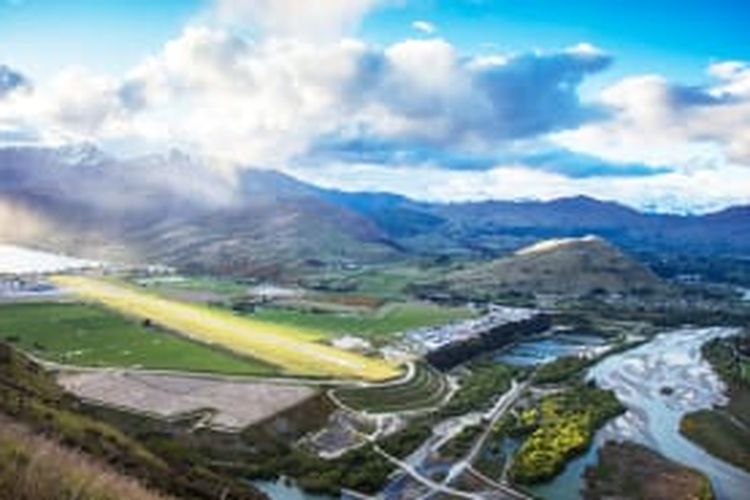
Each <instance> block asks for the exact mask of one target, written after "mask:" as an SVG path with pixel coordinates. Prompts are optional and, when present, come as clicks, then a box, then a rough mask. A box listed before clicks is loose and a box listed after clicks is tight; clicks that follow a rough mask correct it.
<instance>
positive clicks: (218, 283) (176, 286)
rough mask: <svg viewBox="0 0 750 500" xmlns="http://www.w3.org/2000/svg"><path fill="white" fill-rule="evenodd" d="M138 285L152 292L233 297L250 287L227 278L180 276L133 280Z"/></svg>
mask: <svg viewBox="0 0 750 500" xmlns="http://www.w3.org/2000/svg"><path fill="white" fill-rule="evenodd" d="M134 281H135V282H136V283H137V284H138V285H140V286H144V287H146V288H149V289H153V290H154V291H167V292H168V291H175V290H189V291H197V292H211V293H215V294H217V295H223V296H234V295H242V294H244V293H246V292H247V290H248V289H249V288H250V285H248V284H246V283H241V282H238V281H236V280H231V279H227V278H214V277H211V276H180V277H178V278H177V279H174V278H173V277H167V278H158V277H157V278H145V279H135V280H134Z"/></svg>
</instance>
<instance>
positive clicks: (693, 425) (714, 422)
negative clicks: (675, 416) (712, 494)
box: [680, 410, 750, 471]
mask: <svg viewBox="0 0 750 500" xmlns="http://www.w3.org/2000/svg"><path fill="white" fill-rule="evenodd" d="M738 423H739V425H738ZM680 432H681V433H682V434H683V435H684V436H685V437H687V438H688V439H690V440H691V441H693V442H694V443H697V444H698V445H700V446H701V447H702V448H703V449H705V450H706V451H708V452H709V453H710V454H711V455H714V456H716V457H719V458H721V459H722V460H726V461H727V462H729V463H732V464H734V465H736V466H737V467H741V468H743V469H745V470H746V471H750V449H748V445H747V443H749V442H750V432H748V431H747V429H746V428H745V427H743V426H742V425H741V422H740V421H739V420H738V419H736V418H734V419H733V418H732V416H731V414H728V413H727V412H726V411H723V410H699V411H697V412H694V413H689V414H687V415H685V416H684V417H683V418H682V421H680Z"/></svg>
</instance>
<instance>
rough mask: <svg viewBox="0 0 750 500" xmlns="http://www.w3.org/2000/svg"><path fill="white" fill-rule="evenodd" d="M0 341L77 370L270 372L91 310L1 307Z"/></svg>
mask: <svg viewBox="0 0 750 500" xmlns="http://www.w3.org/2000/svg"><path fill="white" fill-rule="evenodd" d="M0 340H4V341H10V342H11V343H12V344H14V345H16V346H17V347H19V348H20V349H23V350H25V351H28V352H30V353H32V354H34V355H35V356H38V357H40V358H43V359H47V360H49V361H54V362H58V363H64V364H71V365H78V366H94V367H96V366H117V367H133V366H138V367H143V368H149V369H170V370H185V371H197V372H215V373H222V374H237V375H255V374H257V375H265V374H272V373H275V371H276V370H275V369H274V368H273V367H272V366H270V365H267V364H265V363H262V362H260V361H256V360H253V359H250V358H244V357H240V356H236V355H233V354H231V353H229V352H225V351H222V350H219V349H214V348H212V347H209V346H206V345H203V344H199V343H197V342H193V341H191V340H188V339H186V338H184V337H180V336H177V335H172V334H169V333H166V332H164V331H161V330H158V329H155V328H151V327H148V328H147V327H145V326H143V325H142V324H141V323H140V322H136V321H131V320H129V319H126V318H124V317H122V316H120V315H118V314H116V313H113V312H110V311H109V310H106V309H104V308H101V307H97V306H93V305H84V304H64V303H27V304H9V305H2V306H0Z"/></svg>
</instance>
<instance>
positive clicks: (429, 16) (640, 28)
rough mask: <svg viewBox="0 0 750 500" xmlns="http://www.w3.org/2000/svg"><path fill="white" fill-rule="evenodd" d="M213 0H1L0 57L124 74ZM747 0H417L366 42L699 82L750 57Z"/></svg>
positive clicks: (376, 25)
mask: <svg viewBox="0 0 750 500" xmlns="http://www.w3.org/2000/svg"><path fill="white" fill-rule="evenodd" d="M209 4H210V2H206V1H205V0H159V1H153V0H106V1H101V0H0V42H1V43H0V55H2V56H3V58H4V60H5V61H6V62H9V63H16V65H25V66H27V67H29V68H30V69H28V70H27V71H30V72H34V73H36V72H40V73H45V74H46V73H49V72H51V71H54V70H56V69H59V68H60V67H62V66H64V65H66V64H80V63H81V61H82V60H85V61H86V62H87V64H88V65H90V66H91V67H96V68H101V69H102V70H108V71H121V70H124V69H126V68H127V67H128V66H129V65H133V64H136V63H137V62H138V60H139V59H141V58H142V57H144V56H145V55H147V54H149V53H152V52H155V51H157V50H158V49H159V48H160V47H161V45H163V44H164V43H165V42H166V41H168V40H169V39H171V38H173V37H175V36H176V35H177V34H178V33H179V32H180V30H181V29H182V27H183V26H184V25H185V24H186V23H188V22H190V21H191V20H194V19H198V18H200V16H201V15H202V13H203V12H205V10H206V9H207V5H209ZM749 9H750V7H748V5H747V2H746V1H743V0H714V1H707V0H681V1H679V2H675V1H674V0H645V1H644V0H633V1H615V0H609V1H607V0H604V1H602V0H577V1H575V2H571V1H564V0H450V1H445V0H442V1H440V0H412V1H408V2H402V1H393V2H390V3H386V4H383V5H381V6H379V7H377V8H375V9H374V10H373V11H372V13H371V14H370V15H368V16H367V17H366V18H365V19H364V21H363V23H362V26H361V35H362V36H363V37H364V38H365V39H367V40H370V41H372V42H375V43H380V44H389V43H393V42H395V41H398V40H401V39H403V38H405V37H408V36H414V30H413V28H412V27H411V24H412V22H413V21H415V20H426V21H429V22H431V23H433V24H435V26H436V27H437V29H438V33H439V34H440V36H442V37H445V38H447V39H450V40H451V41H452V42H453V43H454V44H455V45H456V46H457V47H458V48H460V49H461V50H462V51H465V52H467V53H482V52H489V51H492V50H496V49H500V50H503V51H511V52H523V51H527V50H530V49H535V48H538V49H552V48H556V47H564V46H568V45H574V44H575V43H578V42H579V41H581V40H586V41H587V42H589V43H592V44H594V45H596V46H599V47H602V48H604V49H606V50H609V51H613V52H616V53H617V55H618V62H617V64H616V65H615V66H614V67H613V68H612V70H611V72H609V75H607V76H608V78H609V79H612V78H615V77H616V76H617V75H621V74H626V73H629V72H634V71H641V72H649V71H660V72H663V73H664V74H667V75H669V76H671V77H676V78H681V79H683V80H689V81H695V82H700V81H702V80H703V79H704V75H703V68H704V67H705V65H706V64H707V63H708V62H710V61H712V60H721V59H745V58H747V57H748V56H749V55H750V30H749V29H747V26H748V22H750V10H749Z"/></svg>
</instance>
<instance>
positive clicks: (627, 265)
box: [432, 236, 664, 298]
mask: <svg viewBox="0 0 750 500" xmlns="http://www.w3.org/2000/svg"><path fill="white" fill-rule="evenodd" d="M432 286H433V287H436V288H442V289H443V290H446V291H447V292H448V293H450V294H452V295H454V296H459V297H467V298H479V297H486V298H492V297H498V296H504V295H508V294H530V293H537V294H538V293H544V294H558V295H571V296H581V295H587V294H591V293H599V292H601V293H625V294H630V293H643V292H646V291H659V290H663V289H664V284H663V283H662V282H661V281H660V280H659V278H657V277H656V276H655V275H654V274H653V273H652V272H651V271H649V270H648V269H647V268H646V267H644V266H643V265H641V264H639V263H638V262H636V261H635V260H633V259H631V258H630V257H628V256H626V255H625V254H623V253H622V252H621V251H620V250H619V249H617V248H616V247H615V246H613V245H611V244H610V243H608V242H607V241H605V240H603V239H601V238H599V237H596V236H586V237H583V238H567V239H554V240H545V241H542V242H539V243H536V244H534V245H531V246H528V247H524V248H522V249H521V250H518V251H516V252H515V253H514V254H512V255H511V256H508V257H504V258H500V259H496V260H492V261H489V262H486V263H481V264H475V265H469V266H468V267H467V268H466V269H461V270H458V271H454V272H452V273H449V274H448V275H446V276H445V277H444V278H443V279H441V280H440V282H439V283H434V284H432Z"/></svg>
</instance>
